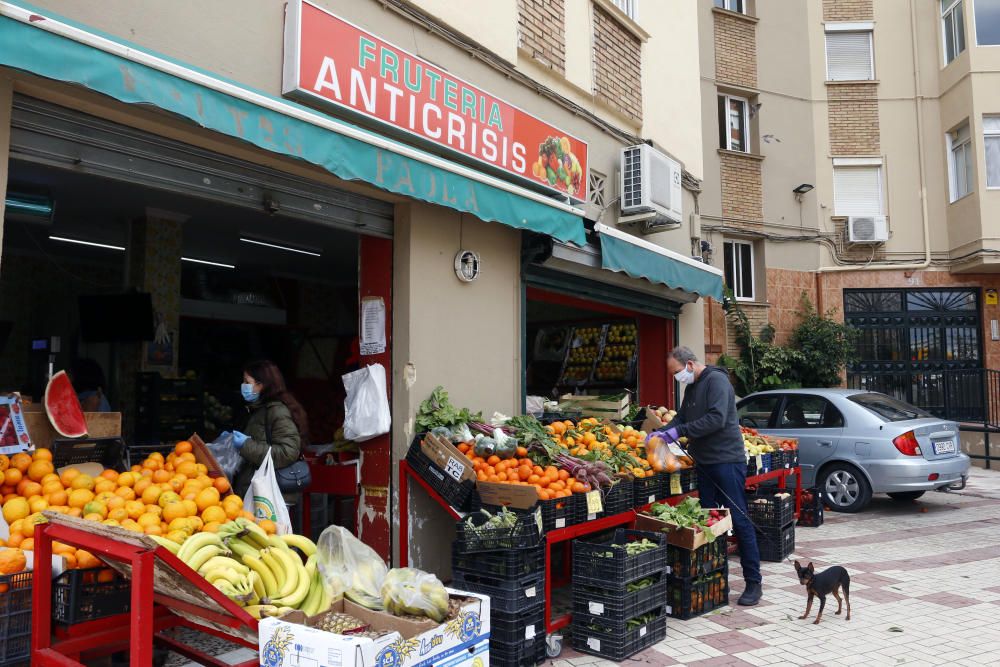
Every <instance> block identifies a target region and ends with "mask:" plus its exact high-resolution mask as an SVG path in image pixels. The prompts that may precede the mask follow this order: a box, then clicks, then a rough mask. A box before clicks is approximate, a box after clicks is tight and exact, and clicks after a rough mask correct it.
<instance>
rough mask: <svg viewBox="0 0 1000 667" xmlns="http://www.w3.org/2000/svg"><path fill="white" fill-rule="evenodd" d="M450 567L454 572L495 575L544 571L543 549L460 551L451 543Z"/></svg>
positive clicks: (518, 574) (515, 574)
mask: <svg viewBox="0 0 1000 667" xmlns="http://www.w3.org/2000/svg"><path fill="white" fill-rule="evenodd" d="M451 569H452V571H454V572H469V573H471V574H487V575H492V576H495V577H521V576H523V575H526V574H538V573H539V572H544V571H545V549H544V547H537V548H535V549H506V550H500V551H491V552H485V553H462V552H461V551H459V550H458V545H452V550H451Z"/></svg>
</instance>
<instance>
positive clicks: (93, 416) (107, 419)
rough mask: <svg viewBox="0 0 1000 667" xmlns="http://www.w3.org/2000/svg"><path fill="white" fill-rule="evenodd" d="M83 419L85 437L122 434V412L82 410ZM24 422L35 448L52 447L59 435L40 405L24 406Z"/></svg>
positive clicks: (114, 436)
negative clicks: (85, 424)
mask: <svg viewBox="0 0 1000 667" xmlns="http://www.w3.org/2000/svg"><path fill="white" fill-rule="evenodd" d="M83 419H84V421H86V422H87V437H90V438H118V437H121V434H122V413H120V412H84V413H83ZM24 424H25V426H26V428H27V429H28V435H30V436H31V444H32V445H34V446H35V447H36V448H38V447H44V448H46V449H51V448H52V441H53V440H58V439H60V438H61V436H60V435H59V434H58V433H56V432H55V430H54V429H53V428H52V424H51V423H50V422H49V417H48V415H46V414H45V413H44V412H41V406H40V405H38V404H33V405H32V406H31V407H30V408H29V407H28V406H25V409H24Z"/></svg>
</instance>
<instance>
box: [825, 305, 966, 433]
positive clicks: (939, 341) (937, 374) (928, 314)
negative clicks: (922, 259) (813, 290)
mask: <svg viewBox="0 0 1000 667" xmlns="http://www.w3.org/2000/svg"><path fill="white" fill-rule="evenodd" d="M844 316H845V320H846V321H847V323H848V324H850V325H852V326H854V327H856V328H857V329H859V330H860V335H859V337H858V346H857V353H858V360H857V361H856V362H855V363H853V364H851V366H850V367H849V368H848V372H847V384H848V386H849V387H851V388H854V389H867V390H869V391H880V392H883V393H886V394H889V395H891V396H895V397H896V398H899V399H901V400H904V401H907V402H908V403H912V404H913V405H916V406H918V407H921V408H923V409H925V410H927V411H928V412H931V413H933V414H935V415H939V416H942V417H944V416H946V414H945V413H946V412H947V407H946V406H947V397H948V395H949V394H952V395H954V394H956V393H957V394H962V393H965V390H968V393H969V394H973V393H978V389H976V388H974V387H971V386H970V387H968V388H964V387H962V386H960V385H961V384H962V383H963V382H969V383H974V384H977V386H978V380H977V379H976V378H975V377H974V375H973V374H961V373H947V377H946V372H948V371H956V370H964V369H969V370H971V369H979V368H982V365H983V362H982V342H981V334H980V332H981V331H982V328H981V322H980V315H979V290H977V289H848V290H844ZM956 383H957V384H956ZM965 411H966V412H967V414H964V415H963V417H964V418H965V419H967V420H978V419H982V416H981V415H980V414H978V412H981V411H982V403H981V402H974V403H972V404H970V405H968V406H966V409H965Z"/></svg>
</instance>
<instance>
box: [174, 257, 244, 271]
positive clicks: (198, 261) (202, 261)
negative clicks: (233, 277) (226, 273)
mask: <svg viewBox="0 0 1000 667" xmlns="http://www.w3.org/2000/svg"><path fill="white" fill-rule="evenodd" d="M181 261H182V262H191V263H193V264H207V265H208V266H218V267H221V268H223V269H235V268H236V265H235V264H224V263H223V262H210V261H208V260H207V259H195V258H194V257H181Z"/></svg>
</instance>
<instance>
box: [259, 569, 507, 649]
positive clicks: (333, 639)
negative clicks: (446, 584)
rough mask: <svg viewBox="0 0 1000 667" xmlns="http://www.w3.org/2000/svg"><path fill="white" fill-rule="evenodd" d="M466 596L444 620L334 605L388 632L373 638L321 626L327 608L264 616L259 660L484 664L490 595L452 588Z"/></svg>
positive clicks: (372, 627)
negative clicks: (311, 613)
mask: <svg viewBox="0 0 1000 667" xmlns="http://www.w3.org/2000/svg"><path fill="white" fill-rule="evenodd" d="M448 594H449V595H450V596H451V597H452V598H453V599H454V598H461V599H462V600H463V603H462V606H461V607H460V608H459V610H458V614H457V615H456V616H455V617H454V618H450V619H448V620H446V621H445V622H444V623H440V624H439V623H436V622H434V621H432V620H430V619H420V620H418V619H414V618H401V617H398V616H393V615H392V614H389V613H387V612H384V611H372V610H371V609H366V608H365V607H362V606H360V605H357V604H354V603H353V602H351V601H350V600H341V601H339V602H336V603H334V605H333V606H332V607H331V608H330V611H333V612H344V613H346V614H350V615H351V616H353V617H355V618H357V619H358V620H360V621H362V622H363V623H364V624H365V625H366V626H368V630H374V631H381V632H386V633H387V634H385V635H383V636H381V637H379V638H377V639H371V638H368V637H364V636H358V635H337V634H333V633H331V632H326V631H324V630H321V629H319V628H318V627H314V626H316V625H317V624H318V623H319V622H320V621H321V620H322V618H323V616H325V614H326V613H329V612H324V613H323V614H319V615H317V616H313V617H306V616H305V615H304V614H302V612H291V613H289V614H286V615H284V616H282V617H281V618H265V619H263V620H261V621H260V624H259V626H258V633H259V636H260V664H261V665H262V666H265V667H306V666H308V667H431V666H433V667H485V666H486V665H489V634H490V599H489V597H487V596H484V595H476V594H475V593H465V592H463V591H456V590H453V589H450V588H449V589H448Z"/></svg>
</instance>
